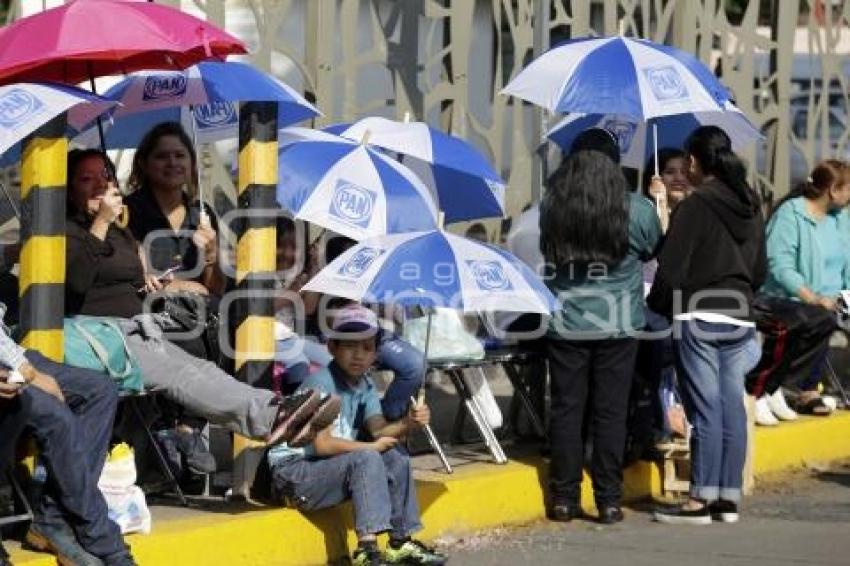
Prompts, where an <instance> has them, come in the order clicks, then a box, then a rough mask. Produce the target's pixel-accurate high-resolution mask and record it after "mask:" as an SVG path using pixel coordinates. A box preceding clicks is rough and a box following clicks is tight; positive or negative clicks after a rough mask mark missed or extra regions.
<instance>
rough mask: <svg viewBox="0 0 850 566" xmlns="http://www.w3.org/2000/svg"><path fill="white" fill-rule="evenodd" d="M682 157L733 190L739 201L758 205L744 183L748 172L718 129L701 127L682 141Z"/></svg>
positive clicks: (752, 193)
mask: <svg viewBox="0 0 850 566" xmlns="http://www.w3.org/2000/svg"><path fill="white" fill-rule="evenodd" d="M685 153H687V154H688V155H690V156H692V157H693V158H694V159H696V160H697V162H698V163H699V165H700V167H701V168H702V171H703V173H704V174H705V175H712V176H714V178H716V179H717V180H719V181H720V182H722V183H723V184H724V185H726V186H727V187H729V188H730V189H732V190H733V191H734V192H735V194H736V195H738V198H740V199H741V200H743V201H744V202H748V203H750V204H753V205H758V204H759V198H758V196H757V195H756V192H755V191H754V190H753V189H752V188H751V187H750V184H749V183H748V182H747V168H746V166H745V165H744V162H743V161H741V159H740V158H739V157H738V156H737V155H735V153H734V152H733V151H732V140H730V139H729V136H728V135H727V134H726V132H724V131H723V130H722V129H720V128H718V127H717V126H700V127H699V128H697V129H696V130H694V131H693V133H692V134H691V135H690V136H689V137H688V139H687V140H686V141H685Z"/></svg>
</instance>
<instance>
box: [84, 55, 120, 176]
mask: <svg viewBox="0 0 850 566" xmlns="http://www.w3.org/2000/svg"><path fill="white" fill-rule="evenodd" d="M88 67H89V85H91V93H92V94H97V85H95V84H94V72H93V71H92V68H91V61H89V64H88ZM97 137H98V138H99V139H100V150H101V151H102V152H103V153H106V138H105V137H104V135H103V122H102V121H101V119H100V116H98V117H97ZM112 174H113V176H114V175H115V171H112Z"/></svg>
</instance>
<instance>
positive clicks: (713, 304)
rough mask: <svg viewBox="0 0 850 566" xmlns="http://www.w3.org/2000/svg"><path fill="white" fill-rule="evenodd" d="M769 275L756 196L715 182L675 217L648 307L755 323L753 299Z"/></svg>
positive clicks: (669, 314) (701, 189)
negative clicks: (706, 314)
mask: <svg viewBox="0 0 850 566" xmlns="http://www.w3.org/2000/svg"><path fill="white" fill-rule="evenodd" d="M766 274H767V253H766V249H765V233H764V218H763V217H762V213H761V209H760V207H759V205H758V199H757V197H756V196H755V194H754V193H752V191H748V194H739V193H737V192H736V191H734V190H732V189H731V188H729V187H727V186H726V185H724V184H723V183H722V182H720V181H718V180H716V179H712V180H709V181H707V182H705V183H703V184H702V185H701V186H700V187H698V188H697V189H696V191H694V192H693V194H692V195H691V196H690V197H688V198H687V199H685V200H684V201H683V202H682V203H681V204H680V205H679V206H678V208H677V209H676V211H675V213H674V214H673V217H672V218H671V220H670V229H669V231H668V232H667V238H666V241H665V242H664V246H663V247H662V249H661V254H660V255H659V256H658V272H657V273H656V276H655V283H654V284H653V286H652V291H651V292H650V294H649V297H647V304H648V305H649V307H650V308H651V309H652V310H654V311H656V312H658V313H659V314H663V315H665V316H667V317H668V318H672V317H673V316H674V315H677V314H680V313H686V312H697V311H700V312H711V313H717V314H725V315H728V316H731V317H733V318H737V319H743V320H752V316H751V312H750V311H751V309H750V307H751V305H752V302H753V295H754V293H755V291H756V290H757V289H758V288H759V287H761V286H762V284H763V283H764V280H765V277H766Z"/></svg>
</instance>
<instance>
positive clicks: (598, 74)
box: [502, 37, 729, 121]
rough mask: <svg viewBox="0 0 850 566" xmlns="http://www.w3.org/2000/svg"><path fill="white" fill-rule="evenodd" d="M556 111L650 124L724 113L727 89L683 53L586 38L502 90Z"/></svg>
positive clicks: (538, 62) (557, 50)
mask: <svg viewBox="0 0 850 566" xmlns="http://www.w3.org/2000/svg"><path fill="white" fill-rule="evenodd" d="M502 94H507V95H513V96H516V97H517V98H521V99H523V100H527V101H529V102H532V103H534V104H537V105H538V106H542V107H543V108H546V109H548V110H550V111H551V112H581V113H584V114H616V115H619V116H627V117H630V118H633V119H635V120H642V121H646V120H649V119H651V118H655V117H658V116H668V115H671V114H681V113H683V112H704V111H711V110H722V104H723V103H724V102H726V101H727V100H728V99H729V92H728V90H727V89H726V87H724V86H723V84H721V83H720V81H719V80H717V78H716V77H715V76H714V75H713V74H712V73H711V71H709V70H708V68H707V67H706V66H705V65H703V64H702V63H701V62H700V61H699V60H697V59H696V58H695V57H693V56H692V55H690V54H689V53H685V52H684V51H681V50H679V49H675V48H673V47H669V46H667V45H660V44H657V43H653V42H651V41H648V40H643V39H632V38H626V37H603V38H581V39H574V40H571V41H567V42H565V43H563V44H561V45H558V46H557V47H553V48H552V49H550V50H549V51H547V52H546V53H544V54H543V55H541V56H540V57H538V58H537V59H535V60H534V61H532V62H531V63H530V64H529V65H528V66H527V67H526V68H525V69H523V70H522V71H520V73H519V74H518V75H517V76H516V77H515V78H514V79H513V80H512V81H511V82H510V83H509V84H508V85H507V86H506V87H505V88H504V89H503V90H502Z"/></svg>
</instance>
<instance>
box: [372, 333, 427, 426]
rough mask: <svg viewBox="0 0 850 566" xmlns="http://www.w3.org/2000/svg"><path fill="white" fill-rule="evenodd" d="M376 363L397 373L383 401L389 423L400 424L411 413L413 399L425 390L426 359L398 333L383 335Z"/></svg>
mask: <svg viewBox="0 0 850 566" xmlns="http://www.w3.org/2000/svg"><path fill="white" fill-rule="evenodd" d="M376 362H377V364H378V366H380V367H382V368H386V369H388V370H391V371H392V372H393V380H392V382H390V385H389V387H387V390H386V392H385V393H384V398H383V399H381V407H382V408H383V410H384V417H386V419H387V420H390V421H397V420H398V419H400V418H402V417H403V416H404V415H405V414H406V413H407V409H408V407H410V398H411V397H415V396H416V394H417V392H418V391H419V388H420V387H422V380H423V379H424V378H425V356H424V354H423V353H422V352H421V351H420V350H418V349H417V348H414V347H413V346H411V345H410V343H408V342H406V341H404V340H402V339H401V338H399V337H398V336H397V335H395V334H394V333H392V332H382V333H381V338H380V340H379V341H378V359H377V360H376Z"/></svg>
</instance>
